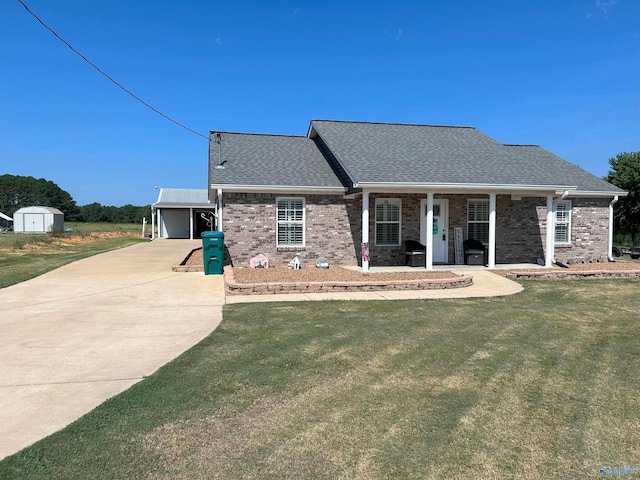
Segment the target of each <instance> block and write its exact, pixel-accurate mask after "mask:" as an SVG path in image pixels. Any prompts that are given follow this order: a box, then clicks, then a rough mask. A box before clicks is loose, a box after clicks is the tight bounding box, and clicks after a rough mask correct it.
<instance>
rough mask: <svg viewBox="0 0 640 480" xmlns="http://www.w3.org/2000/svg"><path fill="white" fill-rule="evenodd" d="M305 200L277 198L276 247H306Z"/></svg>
mask: <svg viewBox="0 0 640 480" xmlns="http://www.w3.org/2000/svg"><path fill="white" fill-rule="evenodd" d="M304 207H305V205H304V198H295V197H279V198H276V210H277V213H276V246H277V247H304V241H305V238H304V218H305V208H304Z"/></svg>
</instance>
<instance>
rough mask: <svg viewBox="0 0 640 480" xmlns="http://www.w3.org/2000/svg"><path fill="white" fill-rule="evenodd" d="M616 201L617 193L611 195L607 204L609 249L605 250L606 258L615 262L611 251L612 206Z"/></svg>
mask: <svg viewBox="0 0 640 480" xmlns="http://www.w3.org/2000/svg"><path fill="white" fill-rule="evenodd" d="M617 201H618V195H616V196H615V197H613V200H611V203H610V204H609V242H608V243H609V249H608V250H607V260H609V261H610V262H615V260H614V259H613V255H612V254H611V252H612V251H613V206H614V205H615V203H616V202H617Z"/></svg>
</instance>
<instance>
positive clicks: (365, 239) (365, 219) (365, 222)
mask: <svg viewBox="0 0 640 480" xmlns="http://www.w3.org/2000/svg"><path fill="white" fill-rule="evenodd" d="M361 248H362V250H363V252H362V273H367V272H368V271H369V192H366V191H363V192H362V246H361ZM365 258H366V260H365Z"/></svg>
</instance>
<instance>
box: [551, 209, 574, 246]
mask: <svg viewBox="0 0 640 480" xmlns="http://www.w3.org/2000/svg"><path fill="white" fill-rule="evenodd" d="M554 239H555V242H556V243H570V242H571V200H558V201H557V202H556V218H555V236H554Z"/></svg>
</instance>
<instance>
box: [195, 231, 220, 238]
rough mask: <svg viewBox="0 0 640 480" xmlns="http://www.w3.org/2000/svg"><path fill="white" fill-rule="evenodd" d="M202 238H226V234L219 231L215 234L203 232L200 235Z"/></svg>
mask: <svg viewBox="0 0 640 480" xmlns="http://www.w3.org/2000/svg"><path fill="white" fill-rule="evenodd" d="M200 236H201V237H210V238H211V237H213V238H221V237H224V232H218V231H214V232H202V233H201V234H200Z"/></svg>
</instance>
